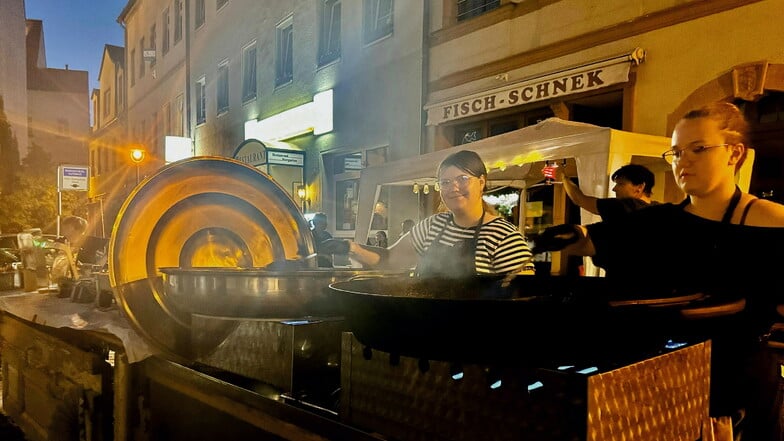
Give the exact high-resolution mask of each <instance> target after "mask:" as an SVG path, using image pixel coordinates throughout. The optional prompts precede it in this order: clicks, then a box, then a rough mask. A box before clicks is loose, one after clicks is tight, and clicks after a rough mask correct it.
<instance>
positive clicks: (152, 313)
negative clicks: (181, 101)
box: [109, 156, 314, 361]
mask: <svg viewBox="0 0 784 441" xmlns="http://www.w3.org/2000/svg"><path fill="white" fill-rule="evenodd" d="M313 252H314V244H313V235H312V234H310V231H309V226H308V223H307V221H306V220H305V218H304V217H303V216H302V213H301V212H300V211H299V208H298V206H297V204H296V203H295V202H294V201H293V200H292V198H291V196H290V195H289V194H288V193H287V191H286V189H284V188H283V187H282V186H280V185H279V184H278V183H277V182H275V181H274V180H273V179H272V178H270V177H269V176H268V175H266V174H264V173H262V172H261V171H259V170H258V169H256V168H255V167H252V166H249V165H247V164H243V163H241V162H238V161H235V160H232V159H229V158H220V157H208V156H203V157H194V158H189V159H185V160H182V161H178V162H175V163H172V164H169V165H167V166H166V167H164V168H162V169H160V170H159V171H158V172H157V173H156V174H154V175H153V176H151V177H149V178H147V179H145V180H144V181H143V182H142V183H140V184H139V185H138V186H137V187H136V188H135V189H134V190H133V192H132V193H131V194H130V196H128V198H127V199H126V200H125V202H124V203H123V206H122V208H121V209H120V213H119V214H118V216H117V220H116V221H115V224H114V228H113V230H112V236H111V241H110V243H109V279H110V283H111V286H112V289H113V291H114V294H115V297H116V299H117V303H118V304H119V305H120V307H121V309H122V311H123V312H124V313H125V315H126V316H127V318H128V320H129V321H130V323H131V324H132V325H133V327H134V329H135V330H136V331H137V332H138V333H139V334H140V335H142V336H143V337H145V339H146V340H147V341H148V342H149V343H150V344H152V345H153V346H154V347H156V348H157V349H158V350H160V351H161V352H163V353H165V354H167V355H169V356H171V357H172V358H176V359H179V358H184V359H185V360H186V361H187V360H193V359H196V358H197V357H198V356H200V355H201V354H204V353H209V352H210V351H211V350H212V349H214V348H215V347H216V346H217V345H218V344H220V343H221V342H222V341H223V339H224V338H225V337H226V336H227V335H229V334H230V333H231V332H232V331H233V329H234V328H236V326H237V322H236V321H229V320H210V321H206V320H201V321H200V324H199V326H194V324H193V322H192V319H193V317H192V316H191V314H190V313H189V312H187V311H183V310H181V309H179V308H177V306H176V305H175V304H173V303H172V302H170V301H168V299H167V298H166V297H165V294H164V292H163V281H162V276H161V274H160V272H159V271H158V269H159V268H162V267H199V266H222V267H246V268H250V267H264V266H266V265H269V264H271V263H273V262H281V261H291V260H297V259H302V258H303V257H305V256H309V255H311V254H313ZM202 322H203V323H202Z"/></svg>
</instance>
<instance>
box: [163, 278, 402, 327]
mask: <svg viewBox="0 0 784 441" xmlns="http://www.w3.org/2000/svg"><path fill="white" fill-rule="evenodd" d="M159 271H160V272H161V273H162V274H163V292H164V295H165V297H166V300H167V301H169V300H170V301H171V302H172V303H173V304H174V305H176V306H177V308H178V309H181V310H183V311H187V312H189V313H191V314H198V315H205V316H210V317H226V318H255V319H287V318H301V317H306V316H316V317H328V316H339V315H342V313H343V311H342V306H341V304H340V302H339V301H338V299H337V297H336V296H334V294H332V292H331V291H330V289H329V285H330V284H332V283H335V282H341V281H349V280H357V279H365V278H378V277H386V276H400V275H402V274H403V272H401V271H394V272H391V271H371V270H359V269H340V268H336V269H331V268H326V269H305V270H292V271H270V270H265V269H261V268H251V269H243V268H226V267H212V268H204V267H200V268H160V269H159Z"/></svg>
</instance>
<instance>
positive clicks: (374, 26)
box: [362, 0, 395, 45]
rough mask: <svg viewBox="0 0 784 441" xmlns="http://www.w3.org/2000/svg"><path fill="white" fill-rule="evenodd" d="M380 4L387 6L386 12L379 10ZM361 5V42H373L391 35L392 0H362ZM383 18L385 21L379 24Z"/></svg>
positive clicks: (393, 22) (393, 5)
mask: <svg viewBox="0 0 784 441" xmlns="http://www.w3.org/2000/svg"><path fill="white" fill-rule="evenodd" d="M382 2H383V3H382ZM382 5H383V6H388V9H387V11H386V13H383V11H382V10H381V7H382ZM362 6H363V11H362V42H363V43H364V44H366V45H369V44H373V43H375V42H377V41H379V40H382V39H384V38H386V37H389V36H390V35H392V32H393V31H394V26H395V1H394V0H364V1H363V3H362ZM385 18H386V21H387V23H384V24H382V25H379V23H380V22H381V21H382V20H383V19H385Z"/></svg>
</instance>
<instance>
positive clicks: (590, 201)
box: [560, 172, 599, 214]
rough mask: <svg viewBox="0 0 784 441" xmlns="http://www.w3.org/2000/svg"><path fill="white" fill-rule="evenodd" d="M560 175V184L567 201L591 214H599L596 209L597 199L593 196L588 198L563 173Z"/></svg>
mask: <svg viewBox="0 0 784 441" xmlns="http://www.w3.org/2000/svg"><path fill="white" fill-rule="evenodd" d="M560 175H561V183H562V184H563V187H564V191H566V195H567V196H569V199H571V200H572V202H574V203H575V204H577V205H578V206H579V207H580V208H584V209H586V210H588V211H590V212H591V213H593V214H599V208H598V207H597V203H596V201H597V200H598V198H595V197H593V196H588V195H586V194H585V193H583V191H582V190H580V187H578V186H577V184H575V183H574V182H573V181H572V179H571V178H570V177H568V176H566V174H564V173H563V172H561V173H560Z"/></svg>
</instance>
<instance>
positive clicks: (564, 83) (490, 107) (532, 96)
mask: <svg viewBox="0 0 784 441" xmlns="http://www.w3.org/2000/svg"><path fill="white" fill-rule="evenodd" d="M629 69H630V64H629V63H627V62H623V63H616V64H611V65H604V66H596V65H592V66H590V67H588V68H585V67H583V68H578V69H571V70H568V71H563V72H558V73H555V74H551V75H547V76H543V77H539V78H534V79H530V80H526V81H520V82H517V83H513V84H511V85H507V86H504V87H501V88H497V89H492V90H489V91H487V92H482V93H477V94H474V95H470V96H467V97H461V98H458V99H453V100H448V101H444V102H440V103H436V104H432V105H427V106H425V110H427V124H428V125H438V124H441V123H444V122H447V121H452V120H456V119H460V118H466V117H469V116H474V115H479V114H482V113H486V112H492V111H495V110H500V109H506V108H508V107H514V106H521V105H523V104H529V103H533V102H536V101H543V100H547V99H551V98H556V97H562V96H566V95H571V94H574V93H582V92H587V91H590V90H596V89H601V88H603V87H607V86H610V85H612V84H618V83H624V82H626V81H629Z"/></svg>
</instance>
